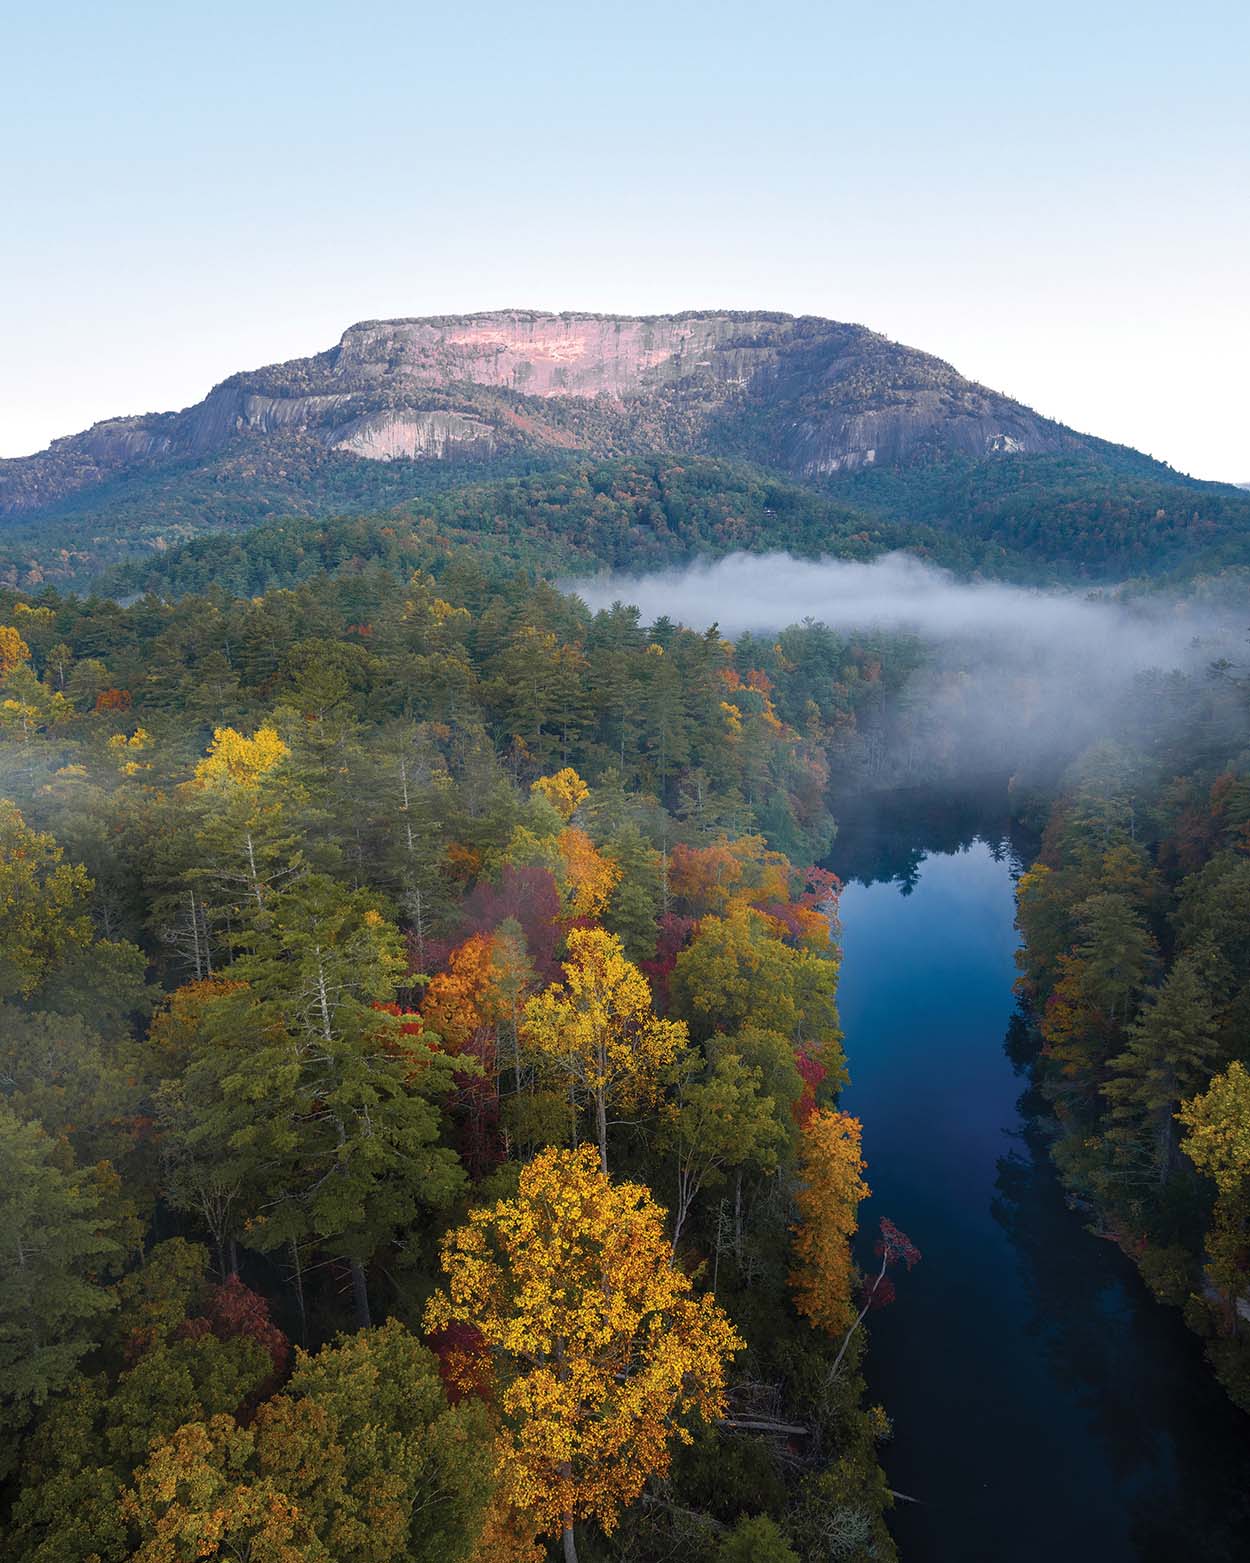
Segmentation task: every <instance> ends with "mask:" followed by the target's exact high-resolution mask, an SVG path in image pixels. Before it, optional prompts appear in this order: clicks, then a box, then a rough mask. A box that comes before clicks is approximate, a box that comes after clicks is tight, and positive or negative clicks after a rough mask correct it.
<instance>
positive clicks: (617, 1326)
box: [426, 1145, 743, 1563]
mask: <svg viewBox="0 0 1250 1563" xmlns="http://www.w3.org/2000/svg"><path fill="white" fill-rule="evenodd" d="M664 1222H665V1212H664V1211H663V1210H662V1209H661V1208H660V1207H659V1206H658V1205H657V1204H656V1203H655V1202H654V1200H653V1199H652V1198H651V1195H650V1193H649V1192H648V1190H647V1189H646V1188H644V1187H643V1186H642V1185H641V1184H637V1183H618V1184H614V1183H613V1182H612V1181H611V1180H610V1179H609V1178H608V1177H607V1176H606V1174H605V1173H604V1172H603V1171H602V1170H601V1168H600V1166H599V1158H598V1155H597V1154H596V1152H595V1150H594V1148H593V1147H592V1146H589V1145H583V1146H581V1147H580V1148H579V1149H577V1150H573V1151H569V1150H556V1149H549V1150H545V1151H543V1152H541V1153H540V1154H539V1155H538V1156H537V1157H536V1158H535V1159H534V1160H533V1161H532V1162H531V1163H530V1164H529V1165H528V1166H527V1167H526V1168H525V1169H524V1170H523V1171H522V1173H521V1176H520V1185H519V1189H518V1192H517V1196H516V1198H515V1199H511V1200H501V1201H500V1202H499V1203H498V1204H496V1205H494V1206H492V1207H490V1208H488V1209H483V1210H474V1211H471V1212H470V1215H469V1224H468V1225H467V1226H464V1227H461V1228H459V1229H458V1230H456V1231H453V1232H451V1233H449V1234H448V1236H447V1237H446V1238H445V1239H444V1240H443V1245H442V1262H443V1269H444V1271H445V1272H446V1274H447V1286H446V1290H444V1291H442V1292H439V1293H436V1294H435V1296H434V1297H433V1298H432V1299H431V1301H430V1303H429V1306H428V1308H427V1311H426V1327H427V1329H429V1330H431V1331H437V1330H446V1329H447V1328H449V1327H450V1326H452V1325H455V1324H460V1325H468V1326H470V1327H471V1328H472V1329H473V1330H474V1331H476V1332H477V1336H478V1338H479V1339H480V1341H481V1342H482V1347H483V1350H484V1351H485V1352H487V1353H488V1354H489V1358H490V1361H491V1365H492V1378H493V1380H494V1385H495V1391H496V1395H495V1403H496V1406H497V1409H498V1413H499V1418H500V1424H501V1425H500V1434H499V1453H498V1467H497V1474H498V1477H499V1480H500V1482H501V1484H502V1486H503V1489H504V1491H505V1492H506V1494H507V1497H508V1501H509V1503H510V1505H511V1507H512V1509H513V1510H514V1512H516V1513H517V1514H518V1515H524V1516H526V1517H527V1518H528V1520H529V1522H530V1523H531V1524H532V1526H533V1533H534V1534H537V1535H550V1536H554V1535H561V1536H562V1537H563V1539H564V1551H565V1557H566V1559H569V1560H570V1563H575V1560H576V1556H577V1553H576V1547H575V1543H574V1531H573V1527H574V1525H575V1524H576V1523H577V1521H579V1520H582V1519H594V1520H596V1521H597V1522H598V1523H599V1525H600V1526H601V1527H602V1528H603V1529H604V1530H605V1531H607V1532H611V1531H612V1530H613V1529H614V1527H615V1525H616V1521H617V1517H618V1515H619V1513H620V1511H621V1509H622V1508H623V1507H624V1506H625V1505H627V1504H630V1503H633V1502H634V1501H635V1500H636V1499H637V1498H638V1497H639V1495H640V1494H641V1492H642V1490H643V1487H644V1486H645V1484H646V1482H647V1481H648V1479H649V1478H650V1477H652V1476H655V1475H661V1474H663V1473H664V1472H665V1471H667V1469H668V1467H669V1461H670V1458H671V1445H672V1442H673V1440H674V1439H677V1440H680V1441H682V1442H687V1443H688V1442H690V1439H691V1434H690V1431H689V1429H688V1427H687V1423H688V1421H689V1420H690V1419H691V1418H694V1417H700V1416H701V1417H703V1418H705V1419H711V1418H715V1417H718V1416H720V1415H721V1413H722V1411H723V1409H724V1402H725V1368H726V1364H727V1362H728V1360H729V1359H730V1358H731V1357H732V1355H733V1354H734V1353H735V1352H736V1351H738V1350H740V1349H741V1348H742V1345H743V1342H742V1341H741V1339H740V1338H739V1336H738V1335H737V1333H736V1332H735V1331H734V1329H733V1326H732V1325H731V1324H730V1322H729V1320H728V1319H727V1318H726V1317H725V1315H724V1314H723V1313H722V1311H721V1310H720V1308H718V1307H717V1305H716V1302H715V1300H714V1299H713V1298H712V1297H710V1296H703V1297H695V1296H694V1295H693V1290H692V1287H691V1283H690V1279H689V1277H688V1276H686V1275H685V1274H684V1273H683V1272H682V1271H681V1270H678V1269H677V1268H676V1267H675V1266H674V1265H673V1264H672V1262H671V1259H670V1252H669V1242H668V1239H667V1237H666V1236H665V1231H664Z"/></svg>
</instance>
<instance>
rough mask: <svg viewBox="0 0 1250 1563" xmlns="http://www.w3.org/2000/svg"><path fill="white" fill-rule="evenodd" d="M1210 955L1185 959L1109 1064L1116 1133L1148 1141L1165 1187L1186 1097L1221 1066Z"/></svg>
mask: <svg viewBox="0 0 1250 1563" xmlns="http://www.w3.org/2000/svg"><path fill="white" fill-rule="evenodd" d="M1210 965H1211V960H1210V952H1209V951H1206V950H1190V951H1186V952H1185V953H1184V954H1182V955H1180V956H1179V957H1178V958H1177V960H1176V962H1175V964H1174V965H1173V967H1172V969H1171V971H1170V972H1169V973H1168V975H1167V978H1166V980H1165V981H1164V983H1163V985H1162V987H1161V988H1160V989H1159V990H1158V992H1157V994H1156V995H1155V996H1154V998H1153V1000H1151V1001H1150V1002H1148V1003H1147V1004H1146V1005H1145V1007H1144V1008H1143V1010H1142V1012H1141V1014H1140V1015H1139V1016H1138V1018H1137V1020H1136V1022H1135V1023H1134V1024H1133V1025H1132V1026H1131V1027H1130V1029H1129V1035H1128V1044H1127V1046H1126V1047H1125V1049H1124V1051H1123V1052H1122V1053H1120V1054H1119V1055H1118V1056H1117V1057H1115V1058H1113V1059H1112V1060H1111V1068H1112V1070H1113V1071H1114V1073H1113V1077H1112V1079H1111V1080H1109V1081H1108V1082H1107V1084H1106V1085H1105V1086H1103V1095H1104V1096H1105V1097H1106V1098H1107V1100H1108V1101H1109V1102H1110V1103H1111V1118H1112V1124H1113V1129H1112V1134H1113V1136H1114V1135H1115V1134H1116V1132H1117V1130H1118V1131H1119V1133H1120V1135H1121V1142H1122V1143H1125V1144H1126V1145H1127V1146H1133V1145H1135V1144H1136V1142H1137V1139H1138V1133H1139V1131H1140V1130H1141V1129H1143V1128H1144V1129H1145V1130H1146V1132H1147V1134H1148V1136H1149V1146H1148V1151H1147V1155H1148V1158H1149V1165H1150V1170H1151V1172H1152V1173H1153V1175H1154V1177H1155V1179H1156V1180H1157V1181H1158V1182H1159V1183H1163V1182H1166V1180H1167V1178H1168V1176H1169V1174H1170V1173H1171V1171H1172V1167H1173V1162H1174V1155H1175V1132H1174V1128H1173V1125H1174V1122H1175V1113H1176V1109H1177V1107H1178V1106H1179V1105H1180V1101H1181V1099H1182V1097H1186V1096H1191V1095H1193V1093H1194V1092H1195V1091H1197V1090H1198V1089H1199V1088H1200V1087H1201V1086H1202V1085H1204V1084H1205V1083H1206V1082H1207V1081H1208V1080H1209V1079H1210V1078H1211V1076H1212V1074H1213V1073H1214V1072H1215V1069H1216V1067H1217V1065H1218V1063H1219V1057H1220V1048H1219V1041H1218V1026H1217V1021H1216V1009H1215V1002H1214V998H1213V996H1212V991H1211V974H1210Z"/></svg>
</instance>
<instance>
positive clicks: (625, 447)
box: [0, 310, 1250, 589]
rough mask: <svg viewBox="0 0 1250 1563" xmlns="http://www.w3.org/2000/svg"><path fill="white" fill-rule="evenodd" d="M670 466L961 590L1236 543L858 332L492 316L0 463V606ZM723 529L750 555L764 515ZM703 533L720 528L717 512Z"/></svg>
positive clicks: (1104, 460)
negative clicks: (506, 488)
mask: <svg viewBox="0 0 1250 1563" xmlns="http://www.w3.org/2000/svg"><path fill="white" fill-rule="evenodd" d="M673 457H678V458H681V459H682V460H685V461H687V462H706V461H712V462H724V461H730V462H732V463H736V464H737V465H738V466H739V467H741V468H748V467H749V468H750V469H751V470H752V471H754V472H755V473H756V474H757V475H758V478H755V477H749V476H748V477H747V478H746V479H744V480H743V481H742V482H741V483H738V480H737V479H735V483H738V490H740V491H741V492H742V493H744V494H745V493H751V494H756V493H759V492H761V491H762V490H761V487H760V481H759V479H762V478H764V477H766V476H767V475H771V477H772V478H773V479H778V478H784V479H788V480H790V481H791V482H797V483H800V484H803V485H805V486H807V487H808V488H809V489H816V490H820V491H823V492H824V493H825V495H826V497H827V501H828V502H829V503H830V504H832V506H833V507H834V509H835V510H836V511H837V512H838V514H837V516H836V517H835V518H834V520H833V521H832V522H831V523H830V524H831V525H833V526H834V527H835V529H836V530H838V531H839V532H840V533H844V531H845V528H844V526H843V522H844V521H845V518H846V515H847V514H848V513H858V514H859V515H861V516H862V517H864V518H866V521H867V522H868V523H870V524H868V525H866V527H864V528H861V530H865V531H867V532H872V533H873V534H874V535H875V534H876V531H877V529H878V528H879V526H880V525H884V526H885V528H886V530H887V531H888V532H889V533H890V535H891V536H896V537H901V538H902V539H903V541H904V542H906V538H907V533H906V527H907V525H908V524H915V523H918V522H923V524H924V527H925V528H926V529H928V530H929V531H931V532H935V533H946V534H950V535H951V536H953V537H955V538H957V539H959V538H963V537H965V536H967V537H970V538H971V539H972V540H973V543H974V547H973V548H972V550H971V552H970V553H968V551H967V550H964V551H962V552H961V551H960V549H956V550H955V554H956V556H957V557H958V558H964V557H969V558H971V559H973V560H975V561H976V567H978V568H995V567H998V566H999V565H1001V564H1002V563H1003V561H1004V560H1006V556H1007V554H1008V553H1010V552H1011V551H1012V550H1017V551H1018V550H1019V549H1020V548H1023V552H1024V554H1025V555H1026V556H1027V557H1028V558H1030V559H1033V558H1038V559H1044V560H1048V561H1051V562H1054V561H1055V560H1056V559H1059V558H1061V557H1063V556H1064V554H1065V550H1066V552H1067V553H1068V554H1070V555H1071V558H1070V559H1069V560H1068V563H1070V564H1071V565H1073V566H1074V567H1077V568H1080V569H1084V568H1086V567H1088V568H1089V569H1091V570H1092V571H1094V572H1095V573H1097V572H1099V571H1101V572H1104V573H1105V572H1108V571H1115V570H1121V571H1127V572H1129V573H1136V572H1138V571H1139V570H1141V569H1143V568H1144V569H1146V570H1147V571H1148V570H1149V569H1150V568H1151V567H1152V566H1151V559H1152V555H1153V554H1154V553H1156V552H1157V553H1158V554H1159V557H1160V559H1162V560H1164V561H1165V562H1166V563H1167V564H1168V565H1169V567H1170V565H1171V564H1172V563H1174V562H1175V560H1176V559H1177V558H1179V557H1181V556H1182V555H1184V554H1185V553H1186V551H1187V550H1189V549H1190V544H1191V543H1193V542H1195V540H1197V541H1200V542H1202V543H1203V544H1204V546H1205V545H1208V544H1214V543H1216V542H1218V543H1219V544H1220V545H1221V547H1223V545H1224V542H1225V540H1226V538H1227V537H1228V536H1230V535H1232V536H1234V537H1235V538H1236V539H1239V538H1240V537H1241V535H1242V533H1243V532H1246V531H1250V519H1248V514H1247V502H1246V500H1245V498H1244V496H1243V495H1242V494H1241V493H1239V491H1238V490H1236V489H1235V488H1233V487H1232V486H1230V485H1218V484H1200V483H1196V482H1195V481H1194V480H1192V479H1188V478H1185V477H1183V476H1181V475H1180V474H1178V473H1175V472H1173V471H1172V469H1170V468H1168V467H1166V466H1164V465H1162V464H1161V463H1158V462H1154V461H1152V460H1151V459H1150V458H1148V457H1146V456H1143V455H1141V454H1140V453H1139V452H1136V451H1132V450H1129V449H1127V448H1126V447H1122V446H1114V445H1110V444H1107V443H1106V442H1104V441H1101V440H1098V439H1095V438H1092V437H1090V436H1086V435H1081V434H1078V433H1076V432H1075V431H1074V430H1072V429H1069V428H1065V427H1064V426H1063V425H1062V424H1058V423H1055V422H1052V421H1051V420H1049V419H1046V418H1043V417H1041V416H1040V415H1039V414H1037V413H1035V412H1033V411H1031V410H1030V409H1029V408H1027V407H1025V406H1023V405H1022V404H1021V403H1019V402H1016V401H1013V400H1011V399H1010V398H1009V397H1006V396H1002V395H1000V394H998V393H997V392H995V391H992V390H989V389H987V388H986V387H984V386H981V385H977V384H975V383H974V382H972V381H970V380H967V379H964V378H963V377H962V376H961V375H959V374H958V373H957V372H956V371H955V370H954V369H952V368H951V367H950V365H948V364H945V363H943V362H941V360H939V359H937V358H933V357H931V356H930V355H928V354H925V353H921V352H918V351H916V350H914V349H912V348H908V347H902V346H899V345H898V344H896V343H893V342H891V341H889V340H887V339H886V338H885V337H883V336H880V335H878V334H877V333H875V332H872V331H868V330H866V329H865V328H864V327H862V326H856V325H845V324H839V323H837V322H834V321H829V320H822V319H817V318H814V317H801V318H796V317H793V316H789V315H782V314H771V313H759V314H752V313H736V312H728V311H719V312H718V311H702V312H688V313H684V314H679V315H664V316H652V317H638V316H623V315H622V316H617V315H591V314H576V313H568V314H546V313H542V312H539V311H533V310H502V311H496V312H492V313H488V314H480V315H460V316H436V317H431V318H428V319H416V320H391V321H367V322H364V323H362V324H360V325H356V326H352V327H351V328H350V329H349V330H348V331H346V332H345V333H344V334H343V337H342V339H341V340H340V341H339V343H338V345H337V346H336V347H333V348H331V349H329V350H328V351H326V352H322V353H318V354H316V355H314V356H313V357H311V358H302V359H295V360H292V361H291V362H289V363H284V364H277V365H273V366H270V367H269V368H265V369H259V370H254V371H248V372H246V373H241V374H236V375H233V376H231V377H230V378H229V379H228V380H225V381H223V382H222V383H221V384H220V385H218V386H217V387H215V388H214V389H213V390H212V391H211V392H210V393H209V394H208V396H206V397H205V398H204V400H203V401H201V402H198V403H196V405H194V406H193V407H189V408H186V409H184V410H183V411H181V412H168V413H158V414H151V415H145V416H140V417H126V418H115V419H110V420H107V421H105V422H103V423H99V424H96V425H95V426H94V427H93V428H91V429H88V430H87V431H85V432H84V433H81V434H75V435H70V436H68V437H66V438H64V439H59V440H56V441H54V442H53V444H52V445H51V446H50V447H49V448H48V449H47V450H46V451H43V452H40V453H39V454H38V455H34V456H28V457H22V458H18V459H15V460H8V461H0V583H4V582H7V583H8V584H10V585H21V586H23V587H26V588H28V589H32V588H37V587H38V586H39V585H41V584H44V583H57V584H71V585H81V584H83V583H84V582H85V581H88V580H91V579H93V578H95V577H96V576H98V575H99V573H100V571H101V570H102V569H105V568H107V567H109V566H110V565H113V564H115V563H117V562H118V561H119V560H121V559H123V558H125V557H127V556H133V555H135V554H140V555H151V554H156V555H158V556H159V555H161V554H163V553H164V552H165V551H166V550H168V549H169V548H170V547H171V546H176V545H179V544H182V543H185V542H187V541H188V540H190V539H193V538H195V537H197V536H199V535H201V534H204V533H206V532H217V531H225V530H230V531H236V532H237V531H239V530H240V529H246V528H250V527H254V526H256V525H263V524H265V523H268V522H271V521H277V520H281V519H282V518H291V517H300V516H302V517H309V518H320V517H332V516H336V515H339V516H345V515H361V514H381V513H386V514H391V513H392V512H395V511H396V509H397V507H398V508H399V509H400V510H402V509H403V508H404V507H405V506H409V505H411V503H412V502H414V501H416V500H420V499H430V498H432V497H433V496H436V495H437V494H438V493H440V492H442V491H446V490H448V489H454V488H459V487H462V486H463V485H464V484H466V483H474V484H480V483H481V482H482V481H483V480H486V479H492V480H508V479H518V478H520V479H523V478H526V477H527V476H532V475H534V474H541V473H543V472H547V471H550V470H552V469H556V470H557V471H564V470H567V469H570V468H577V469H578V470H580V471H581V472H582V473H583V474H585V472H586V471H587V470H588V469H587V463H588V462H589V463H595V462H599V463H602V462H611V461H618V462H620V461H626V462H628V461H631V460H632V461H637V460H644V461H651V460H654V459H656V458H664V459H668V458H673ZM556 481H557V486H558V481H559V480H556ZM708 481H709V483H710V484H712V485H713V486H715V487H718V488H719V489H723V487H724V485H723V484H722V483H721V480H720V479H719V478H718V477H716V476H715V474H713V475H712V476H711V477H710V478H709V480H708ZM730 486H731V487H733V485H730ZM736 491H737V490H736ZM1230 496H1232V499H1231V506H1232V508H1231V509H1230ZM492 502H493V501H491V500H490V498H489V495H487V496H486V497H484V498H482V499H481V501H480V503H481V504H483V505H489V504H490V503H492ZM800 508H802V507H800ZM1108 517H1112V518H1113V520H1112V521H1111V522H1108V520H1107V518H1108ZM1116 517H1118V518H1119V519H1114V518H1116ZM478 519H479V520H480V519H481V518H480V517H479V518H478ZM740 519H741V522H742V526H743V527H744V528H745V530H746V531H748V532H750V533H752V535H754V534H756V533H759V534H760V535H761V536H762V537H763V539H764V541H765V542H767V537H768V512H767V510H764V511H761V512H760V513H758V514H756V513H755V512H750V513H748V514H746V515H745V516H744V517H741V518H740ZM709 524H710V525H711V530H712V532H713V533H714V534H715V535H718V536H719V535H721V534H732V533H733V530H734V525H733V516H732V515H730V516H728V518H727V519H726V520H724V522H722V521H720V520H717V521H715V522H714V523H709ZM1109 526H1110V528H1111V531H1110V532H1108V527H1109ZM476 527H477V522H476V521H475V522H474V526H473V527H471V528H470V530H471V531H472V530H474V528H476ZM900 528H901V530H900ZM1117 529H1118V530H1117ZM478 530H480V528H478ZM629 530H631V531H632V533H633V534H634V535H638V533H639V529H638V527H637V526H634V525H631V528H630V529H629ZM825 531H826V529H825V527H824V526H823V525H818V526H815V527H814V528H813V529H812V532H811V539H812V541H813V544H815V543H816V542H818V541H819V539H820V538H821V537H823V536H824V535H825ZM1000 533H1001V534H1002V535H1001V536H1000ZM1112 534H1114V535H1112ZM1165 534H1166V535H1165ZM1091 538H1092V542H1091ZM778 540H780V539H778ZM787 542H788V543H792V540H791V539H789V538H787ZM1156 542H1157V543H1158V547H1157V548H1156ZM589 546H591V547H592V548H593V547H594V546H597V545H595V544H594V542H593V540H592V542H591V544H590V545H589ZM923 546H925V547H928V546H929V544H928V542H925V543H924V544H923ZM1239 546H1240V544H1239V543H1238V544H1237V547H1239ZM614 549H615V542H610V543H609V546H608V548H607V549H606V550H601V552H605V553H612V551H613V550H614ZM1234 553H1236V548H1234ZM613 556H614V555H613ZM1007 562H1008V563H1009V562H1010V561H1007Z"/></svg>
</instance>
